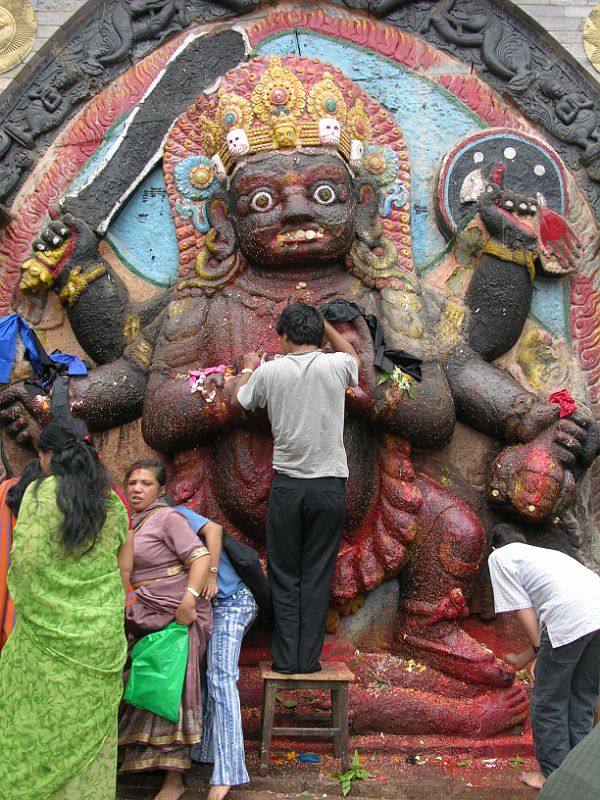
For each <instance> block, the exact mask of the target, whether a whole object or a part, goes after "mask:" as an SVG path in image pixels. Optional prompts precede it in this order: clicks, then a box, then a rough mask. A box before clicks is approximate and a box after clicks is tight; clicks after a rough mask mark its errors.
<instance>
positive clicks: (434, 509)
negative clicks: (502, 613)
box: [0, 56, 597, 735]
mask: <svg viewBox="0 0 600 800" xmlns="http://www.w3.org/2000/svg"><path fill="white" fill-rule="evenodd" d="M408 159H409V155H408V151H407V147H406V145H405V143H404V140H403V136H402V132H401V130H400V129H399V128H398V126H397V124H396V122H395V120H394V119H393V117H392V116H391V115H390V113H389V112H388V111H387V110H386V109H385V108H383V107H382V106H381V105H380V104H379V103H377V102H376V101H375V100H373V99H372V98H371V97H369V96H368V95H367V94H365V92H364V91H363V90H362V89H361V88H360V87H359V86H358V85H357V84H356V83H353V82H352V81H351V80H350V79H348V78H347V77H346V76H345V75H344V74H342V73H341V72H340V71H339V70H338V69H336V68H334V67H332V66H331V65H328V64H325V63H321V62H319V61H316V60H309V59H306V58H298V57H295V56H286V57H283V58H278V57H263V58H255V59H252V60H250V61H248V62H247V63H244V64H242V65H241V66H238V67H236V68H235V69H233V70H231V71H230V72H228V73H227V74H225V75H224V76H223V77H222V79H221V80H220V82H219V83H218V86H217V88H213V90H212V91H208V92H206V93H205V94H203V95H201V96H200V97H198V98H197V100H196V102H195V103H194V104H193V105H192V106H191V107H190V108H188V109H187V111H186V112H185V113H183V114H182V115H181V116H180V117H179V118H178V119H177V120H176V121H175V123H174V125H173V127H172V128H171V130H170V132H169V135H168V137H167V139H166V141H165V143H164V156H163V168H164V174H165V178H166V185H167V191H168V197H169V201H170V204H171V207H172V209H173V216H174V218H175V220H176V228H177V241H178V246H179V254H180V270H179V278H178V282H177V284H176V286H174V287H173V289H172V290H171V292H170V293H169V294H168V296H165V297H162V298H160V299H159V300H158V301H156V302H155V303H154V304H153V305H152V306H151V307H149V308H146V310H145V312H144V313H145V316H143V317H142V319H141V322H140V318H139V314H138V327H139V331H138V332H137V334H136V335H135V336H133V337H130V338H131V341H130V343H129V344H128V343H127V340H126V338H125V339H122V340H121V332H122V331H123V329H124V326H125V325H126V320H127V319H129V318H130V317H131V315H132V314H133V315H134V316H135V313H137V312H136V310H135V309H134V308H133V304H132V303H131V302H130V301H129V298H128V295H127V290H126V287H125V286H124V285H123V284H122V283H121V281H120V280H119V279H118V278H117V276H115V275H114V272H113V271H112V269H111V267H110V265H109V264H108V263H107V262H106V261H103V259H101V258H100V256H99V254H98V240H97V237H96V236H95V234H94V233H93V232H92V231H91V230H90V229H89V228H88V227H87V226H86V224H85V220H82V219H77V218H73V217H70V216H66V217H62V218H58V219H56V220H54V221H53V222H51V223H50V225H49V226H48V228H47V229H46V230H45V231H44V232H43V234H42V235H41V236H40V239H38V240H37V242H36V244H35V247H34V254H33V256H32V259H30V261H28V262H27V263H26V264H24V266H23V273H22V283H21V286H22V289H23V290H24V291H38V290H41V289H45V290H47V289H48V288H49V287H50V286H51V287H52V288H53V289H54V290H55V291H57V292H58V293H59V294H60V297H61V299H62V301H63V303H64V305H65V307H66V309H67V313H68V315H69V320H70V323H71V326H72V328H73V330H74V332H75V334H76V336H77V337H78V339H79V341H80V343H81V344H82V346H83V347H84V348H85V350H86V352H88V353H89V355H90V356H91V357H93V358H94V359H95V360H96V362H97V363H98V366H96V367H95V368H94V369H92V370H91V371H90V374H89V375H88V376H87V377H85V378H76V379H72V380H71V383H70V395H71V403H72V408H73V411H74V413H76V414H78V415H81V416H82V417H83V418H85V419H86V421H87V422H88V423H89V424H90V425H91V426H92V427H93V428H95V429H97V430H98V429H105V428H108V427H112V426H115V425H119V424H122V423H124V422H126V421H128V420H131V419H133V418H135V417H137V416H139V415H140V414H141V415H142V431H143V436H144V439H145V441H146V442H147V443H148V444H149V445H150V446H151V447H152V448H154V449H156V450H157V451H160V452H161V453H164V454H166V455H167V457H168V460H169V473H170V483H169V487H168V488H169V491H170V492H171V494H172V495H173V497H174V498H175V500H176V501H177V502H181V503H186V504H188V505H190V506H191V507H192V508H199V509H201V511H202V513H203V514H205V515H206V516H208V517H210V518H211V519H215V520H217V521H219V522H221V523H222V524H223V525H224V526H225V527H226V529H227V530H229V531H232V532H233V533H235V534H236V535H237V536H239V537H240V538H242V539H244V540H246V541H249V542H251V543H253V544H254V545H255V546H257V547H262V546H263V536H264V529H265V515H266V502H267V496H268V493H269V488H270V483H271V478H272V471H271V461H270V456H271V448H272V440H271V436H270V429H269V425H268V420H267V419H266V416H262V415H260V414H252V415H245V414H242V413H241V412H240V410H239V407H237V406H236V405H235V404H233V403H232V402H231V399H232V397H233V396H234V395H235V393H236V387H237V378H236V373H237V369H238V368H239V367H241V359H242V356H243V355H244V353H246V352H249V351H252V350H256V351H260V352H265V353H266V354H267V357H272V356H273V355H274V354H275V353H277V352H278V336H277V333H276V330H275V322H276V320H277V317H278V315H279V314H280V312H281V310H282V309H283V308H284V306H285V305H286V304H287V303H289V302H305V303H310V304H312V305H321V304H323V303H326V302H328V301H330V300H333V299H336V298H344V299H345V300H349V301H352V302H354V303H357V304H359V305H360V306H362V307H363V308H364V309H365V311H366V312H367V313H369V314H374V315H376V317H377V318H378V319H379V321H380V324H381V327H382V331H383V337H384V340H385V344H386V346H387V347H388V348H400V349H402V350H404V351H407V352H408V353H410V354H411V355H414V356H416V357H417V358H420V359H422V380H420V381H417V380H414V379H413V378H412V377H411V376H410V375H409V374H407V373H405V372H403V371H402V369H401V368H400V367H398V368H396V369H394V370H393V372H392V374H391V375H388V374H387V373H386V374H382V373H381V371H380V370H378V369H377V368H376V367H375V366H374V363H373V362H374V358H375V350H374V344H373V339H372V336H371V333H370V331H369V328H368V326H367V324H366V322H365V320H364V318H363V317H360V316H359V317H357V318H356V319H354V320H352V321H351V322H347V323H341V324H339V329H340V330H341V332H342V333H343V335H344V336H345V337H347V338H348V340H349V341H351V342H352V344H353V345H354V347H355V348H356V349H357V351H358V353H359V354H360V357H361V361H362V368H361V372H360V382H359V386H358V387H357V388H355V389H352V390H349V391H348V395H347V400H346V433H345V439H346V448H347V453H348V461H349V469H350V477H349V480H348V486H347V509H346V525H345V530H344V537H343V541H342V546H341V549H340V553H339V557H338V562H337V568H336V571H335V576H334V580H333V586H332V594H331V604H332V608H333V609H334V611H335V613H334V614H333V615H332V617H331V621H332V629H333V628H335V626H336V621H337V620H338V618H339V617H338V615H339V612H341V613H342V614H345V613H348V612H350V611H355V610H356V609H357V608H358V607H359V606H360V603H361V602H362V599H364V597H365V596H366V595H368V594H369V593H370V592H372V591H373V590H374V589H376V588H377V587H378V586H379V585H380V584H382V583H383V582H385V581H388V580H389V579H391V578H394V577H395V576H398V578H399V582H400V598H401V599H400V607H399V611H398V628H397V636H396V638H395V641H394V642H392V643H390V649H391V651H392V652H393V653H395V654H396V655H398V654H401V655H404V656H405V657H410V658H413V659H416V660H417V661H418V662H422V663H423V664H424V665H426V666H427V667H429V668H431V676H433V675H437V680H438V683H439V684H440V686H441V685H444V686H445V687H446V689H445V690H444V691H446V693H447V694H450V695H452V694H454V696H455V697H456V698H457V699H456V701H454V702H453V703H451V704H448V702H447V701H446V702H445V703H444V702H443V701H442V700H440V698H439V697H438V695H437V694H436V692H437V691H438V690H437V689H436V684H435V681H433V677H426V676H425V673H423V677H422V678H421V681H422V684H421V685H416V688H417V689H419V690H420V691H417V692H413V691H411V692H407V691H406V688H407V684H406V680H407V677H408V676H406V673H405V670H403V669H401V668H400V666H399V665H400V661H399V660H398V659H396V660H394V658H393V657H392V656H390V657H389V658H388V660H387V662H386V666H385V668H384V667H383V666H382V664H381V660H380V659H379V660H378V657H375V656H374V657H373V659H372V660H371V661H369V659H368V658H367V660H366V661H365V662H363V668H365V664H367V667H366V668H367V669H375V664H376V662H377V663H378V664H379V667H378V668H380V669H382V670H384V672H385V676H386V677H385V682H386V684H387V686H388V689H389V691H386V692H385V693H384V695H382V696H379V695H371V696H368V694H367V693H366V692H365V691H364V690H363V689H361V687H360V685H358V686H356V687H354V689H353V692H354V695H353V700H352V703H351V705H352V707H353V708H354V715H355V716H354V726H355V729H356V730H368V729H369V728H370V727H372V726H375V728H376V729H377V730H384V731H390V732H406V731H411V730H413V731H417V732H430V731H437V732H444V733H460V732H462V733H467V732H470V731H473V730H476V732H477V733H478V734H479V735H486V734H490V733H494V732H497V731H499V730H502V729H504V728H506V727H509V726H510V725H512V724H513V723H514V722H516V721H519V720H520V719H522V718H523V717H524V715H525V713H526V708H527V706H526V700H525V697H524V694H523V692H522V689H520V688H519V687H517V686H512V684H513V680H514V671H513V668H512V667H510V666H509V665H508V664H506V663H505V662H503V661H501V660H500V659H498V658H496V657H495V656H494V654H493V653H492V652H491V651H490V650H488V649H487V648H484V647H483V646H482V645H480V644H479V643H478V642H476V641H475V640H474V639H472V638H471V637H470V636H469V635H467V633H466V632H465V631H464V630H463V629H462V628H461V627H460V621H461V620H462V619H463V618H465V617H466V616H467V615H468V613H469V609H468V602H469V598H470V596H471V593H472V589H473V585H474V582H475V579H476V577H477V575H478V571H479V569H480V565H481V562H482V558H483V555H484V548H485V534H484V530H483V527H482V523H481V521H480V519H479V517H478V515H477V514H476V513H475V511H474V510H473V508H472V507H469V505H467V503H466V502H465V500H464V499H461V498H460V497H459V496H458V493H457V492H456V491H453V490H452V488H446V487H445V486H444V485H442V482H441V481H440V480H439V479H436V476H435V475H432V474H425V473H424V472H423V471H422V470H419V469H417V468H416V466H415V459H414V454H413V452H412V451H413V448H418V450H419V451H420V452H421V451H435V450H439V449H440V448H442V447H444V446H445V445H447V444H448V442H450V440H451V439H452V437H453V434H454V430H455V425H456V422H457V419H458V420H459V421H460V422H462V423H464V424H466V425H467V426H469V427H471V428H473V429H475V430H477V431H481V432H483V433H485V434H487V435H489V436H491V437H493V438H494V439H496V440H498V441H500V442H503V443H504V444H505V445H506V449H505V450H503V451H502V452H501V453H500V455H499V457H498V459H497V460H496V462H495V465H494V469H495V471H492V473H491V474H492V479H491V480H492V483H490V485H489V486H488V488H487V492H488V500H489V502H490V503H492V504H493V503H498V504H501V505H500V506H499V507H500V508H502V509H503V510H504V511H505V512H507V513H510V514H512V515H515V516H520V517H522V518H525V519H527V520H528V521H529V522H534V523H535V522H541V521H543V520H547V519H549V517H551V516H552V515H555V514H556V513H559V512H560V510H561V509H564V508H565V507H566V506H567V505H568V504H569V502H570V500H571V498H572V496H573V492H574V487H575V481H574V477H573V476H574V474H577V472H581V470H582V469H583V468H585V467H586V466H588V465H589V463H590V462H591V460H592V459H593V458H594V457H595V455H596V449H597V434H596V429H595V426H594V424H593V423H592V422H591V419H590V417H589V416H587V415H586V414H585V413H582V412H581V411H579V412H576V413H574V414H571V415H570V416H568V417H564V418H562V419H561V418H559V413H560V409H559V406H558V405H555V404H551V403H549V402H548V400H547V398H545V397H539V398H538V397H537V396H535V395H534V394H532V393H531V392H529V391H527V390H526V389H524V387H523V386H522V385H521V384H520V383H519V382H518V381H517V380H515V379H514V378H513V377H512V376H511V375H510V374H509V373H508V372H507V371H505V370H502V369H500V368H499V367H497V366H494V364H493V363H492V362H493V361H494V360H495V359H497V358H498V357H499V356H501V355H502V354H504V353H506V352H507V351H508V350H510V348H512V347H513V345H514V344H515V343H516V342H517V340H518V339H519V336H520V334H521V332H522V330H523V326H524V324H525V321H526V318H527V315H528V312H529V308H530V304H531V300H532V293H533V280H534V277H535V275H536V274H537V273H540V274H544V275H546V276H547V277H552V278H557V279H558V278H561V277H562V276H564V275H566V274H567V273H569V272H570V271H572V270H574V269H576V267H577V263H578V258H579V242H578V239H577V236H576V234H575V233H574V231H572V230H571V228H570V227H569V225H568V224H567V223H566V221H565V220H563V219H562V218H559V215H557V214H555V213H553V212H550V211H549V210H548V209H544V206H543V205H542V202H541V199H539V198H534V197H525V196H522V195H518V194H516V193H515V192H514V191H511V190H510V189H509V188H508V187H503V175H502V168H501V166H499V167H497V168H496V169H494V170H493V171H492V174H489V175H481V174H480V175H475V174H473V175H471V176H469V181H468V182H467V183H468V185H467V183H466V184H465V190H464V193H463V194H464V197H463V199H464V201H465V202H469V203H470V204H471V206H470V207H471V209H472V211H473V212H477V213H476V216H475V217H474V224H476V225H477V226H478V230H479V231H480V235H481V255H480V258H479V261H478V266H477V267H476V269H475V271H474V273H473V276H472V279H471V281H470V284H469V286H468V289H467V291H466V293H465V295H464V299H462V300H461V299H460V298H456V297H453V298H448V297H445V296H443V294H442V293H437V292H435V291H434V290H433V289H431V288H426V287H424V286H423V285H421V283H420V281H419V280H418V278H417V277H416V275H415V272H414V267H413V262H412V247H411V226H410V212H409V208H410V202H409V198H410V171H409V160H408ZM469 192H470V194H469ZM190 199H191V200H193V202H194V203H196V204H197V208H198V214H200V215H203V217H204V219H205V222H206V224H205V226H204V228H203V229H202V226H198V225H195V224H194V221H193V219H192V218H191V216H190V215H188V216H187V217H182V216H181V215H178V214H175V208H176V206H177V204H178V203H180V202H182V201H184V200H185V201H187V202H189V200H190ZM557 245H558V246H557ZM134 312H135V313H134ZM102 329H104V330H106V331H107V336H106V337H103V336H102V335H101V334H99V331H100V330H102ZM115 332H117V333H116V334H115ZM0 401H1V402H2V411H1V412H0V415H1V416H0V418H1V419H2V420H3V422H4V424H5V425H6V430H7V431H8V433H9V434H10V433H11V432H12V433H13V434H14V435H15V436H17V438H19V440H20V443H21V444H22V445H24V446H27V443H28V439H29V438H30V437H31V430H32V426H31V425H29V423H28V422H27V419H31V417H29V415H32V417H33V418H35V417H36V416H37V418H38V419H39V418H40V414H42V415H43V413H46V412H44V411H43V410H42V406H41V405H38V404H36V401H35V400H31V399H30V398H29V397H28V396H25V394H24V393H23V392H21V390H20V387H19V385H18V384H16V385H14V386H11V387H10V388H9V389H7V390H6V391H5V393H4V396H3V397H2V398H0ZM19 409H20V411H19ZM26 411H27V413H26ZM494 482H495V483H494ZM498 487H499V488H498ZM434 670H435V672H434ZM359 672H360V668H359ZM442 673H443V674H442ZM410 680H412V678H411V679H410ZM411 686H413V687H414V686H415V684H411ZM449 687H450V688H449ZM361 692H362V693H361ZM450 706H451V707H450Z"/></svg>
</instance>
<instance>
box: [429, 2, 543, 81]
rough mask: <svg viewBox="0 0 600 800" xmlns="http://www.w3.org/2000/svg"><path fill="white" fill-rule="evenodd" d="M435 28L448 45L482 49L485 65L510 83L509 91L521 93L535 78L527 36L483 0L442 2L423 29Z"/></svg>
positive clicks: (480, 50)
mask: <svg viewBox="0 0 600 800" xmlns="http://www.w3.org/2000/svg"><path fill="white" fill-rule="evenodd" d="M430 28H433V29H434V30H435V31H436V33H437V34H438V35H439V36H440V37H441V39H442V41H444V42H446V43H447V44H451V45H455V46H456V47H459V48H479V55H480V58H481V62H482V64H483V65H484V66H485V68H486V69H487V70H488V71H489V72H490V73H491V74H492V75H494V76H495V77H496V78H499V79H500V80H502V81H504V82H505V83H506V89H507V90H508V91H509V92H516V93H521V92H523V91H525V89H527V87H528V86H529V84H530V83H531V81H532V80H533V78H534V77H535V74H534V72H533V71H532V59H531V50H530V48H529V45H528V43H527V41H526V39H524V37H523V36H521V35H519V34H518V33H517V32H516V31H515V30H514V28H512V26H508V25H506V24H504V23H503V21H502V20H501V19H500V18H499V17H498V16H497V15H496V14H495V13H494V11H493V10H491V9H490V8H489V6H488V5H487V4H486V3H483V2H479V0H465V2H457V0H442V2H441V3H438V4H437V5H436V6H435V7H434V9H433V10H432V11H431V13H430V14H429V15H428V16H427V18H426V19H425V21H424V23H423V24H422V26H421V31H422V32H426V31H427V30H429V29H430Z"/></svg>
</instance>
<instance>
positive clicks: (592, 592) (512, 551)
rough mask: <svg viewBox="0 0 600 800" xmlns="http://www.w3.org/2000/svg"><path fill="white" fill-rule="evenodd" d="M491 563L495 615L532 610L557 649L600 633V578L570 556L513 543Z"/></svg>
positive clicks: (493, 556) (497, 554)
mask: <svg viewBox="0 0 600 800" xmlns="http://www.w3.org/2000/svg"><path fill="white" fill-rule="evenodd" d="M488 565H489V568H490V576H491V579H492V587H493V589H494V606H495V608H496V612H497V613H501V612H503V611H518V610H519V609H522V608H533V609H534V610H535V612H536V614H537V616H538V619H539V621H540V626H545V627H546V628H547V629H548V636H549V638H550V643H551V644H552V647H561V646H562V645H565V644H569V642H574V641H575V639H579V638H581V637H582V636H585V635H586V634H587V633H591V632H592V631H596V630H599V629H600V576H598V575H596V573H595V572H592V570H591V569H588V568H587V567H584V566H583V564H580V563H579V562H578V561H576V560H575V559H574V558H571V556H567V555H565V553H560V552H558V550H546V549H544V548H542V547H533V546H532V545H530V544H521V543H519V542H513V543H512V544H507V545H505V546H504V547H500V548H498V550H494V552H493V553H492V554H491V555H490V557H489V560H488Z"/></svg>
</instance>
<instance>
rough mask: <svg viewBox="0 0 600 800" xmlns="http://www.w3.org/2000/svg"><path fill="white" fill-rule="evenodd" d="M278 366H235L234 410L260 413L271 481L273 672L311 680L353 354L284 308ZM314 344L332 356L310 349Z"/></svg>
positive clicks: (249, 362)
mask: <svg viewBox="0 0 600 800" xmlns="http://www.w3.org/2000/svg"><path fill="white" fill-rule="evenodd" d="M277 333H278V334H279V341H280V346H281V352H282V353H283V354H284V358H279V359H276V360H274V361H268V362H266V363H264V364H261V365H260V366H259V367H258V368H257V369H254V367H255V366H256V363H257V362H258V361H259V355H258V353H248V354H247V355H246V356H245V357H244V369H243V371H242V372H243V374H242V377H241V379H240V383H241V384H242V385H241V388H239V389H238V394H237V400H238V402H239V403H240V405H241V406H242V407H243V408H244V409H246V410H247V411H250V410H253V409H256V408H266V410H267V414H268V416H269V420H270V422H271V431H272V434H273V440H274V445H273V469H274V470H275V477H274V478H273V484H272V487H271V493H270V494H269V505H268V512H267V559H268V575H269V583H270V585H271V595H272V600H273V615H274V625H273V640H272V643H271V650H272V655H273V669H274V670H276V671H277V672H284V673H290V674H291V673H296V672H316V671H317V670H319V669H320V668H321V666H320V663H319V657H320V655H321V649H322V647H323V640H324V638H325V623H326V620H327V609H328V606H329V595H330V591H331V580H332V578H333V571H334V568H335V563H336V558H337V553H338V549H339V546H340V540H341V536H342V528H343V526H344V510H345V509H344V506H345V484H346V478H347V477H348V464H347V460H346V451H345V449H344V404H345V398H346V390H347V389H348V388H349V387H351V386H356V385H357V383H358V369H359V367H360V359H359V357H358V354H357V352H356V350H355V349H354V347H353V346H352V345H351V344H350V343H349V342H348V341H347V340H346V339H345V338H344V337H343V336H341V335H340V334H339V333H338V331H336V329H335V328H334V327H333V325H332V324H331V323H330V322H326V321H324V319H323V317H322V315H321V313H320V312H319V311H318V309H316V308H314V307H313V306H308V305H305V304H303V303H294V304H291V305H289V306H287V307H286V308H285V309H284V310H283V312H282V313H281V316H280V317H279V320H278V321H277ZM323 336H325V339H327V340H328V341H329V344H330V345H331V348H332V349H333V351H334V352H333V353H323V352H322V351H321V350H320V349H319V348H320V346H321V343H322V341H323Z"/></svg>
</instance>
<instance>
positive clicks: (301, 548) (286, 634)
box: [267, 474, 346, 673]
mask: <svg viewBox="0 0 600 800" xmlns="http://www.w3.org/2000/svg"><path fill="white" fill-rule="evenodd" d="M345 489H346V482H345V480H344V479H343V478H290V477H288V476H287V475H279V474H276V475H275V478H274V479H273V485H272V487H271V493H270V495H269V507H268V514H267V558H268V574H269V583H270V585H271V594H272V599H273V613H274V626H273V641H272V645H271V649H272V654H273V669H275V670H277V671H278V672H287V673H293V672H314V671H315V670H317V669H319V657H320V655H321V650H322V648H323V640H324V639H325V623H326V621H327V610H328V607H329V595H330V591H331V579H332V577H333V570H334V568H335V562H336V558H337V554H338V550H339V546H340V541H341V537H342V528H343V526H344V499H345Z"/></svg>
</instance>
